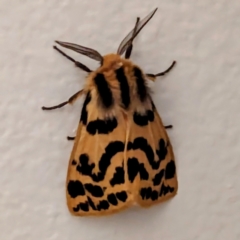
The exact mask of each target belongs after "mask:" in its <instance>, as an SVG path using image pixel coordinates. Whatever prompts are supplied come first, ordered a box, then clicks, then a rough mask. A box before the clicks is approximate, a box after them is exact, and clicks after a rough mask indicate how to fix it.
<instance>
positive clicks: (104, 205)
mask: <svg viewBox="0 0 240 240" xmlns="http://www.w3.org/2000/svg"><path fill="white" fill-rule="evenodd" d="M108 208H109V203H108V201H106V200H102V201H100V202H99V204H98V205H97V209H98V211H101V210H102V209H103V210H107V209H108Z"/></svg>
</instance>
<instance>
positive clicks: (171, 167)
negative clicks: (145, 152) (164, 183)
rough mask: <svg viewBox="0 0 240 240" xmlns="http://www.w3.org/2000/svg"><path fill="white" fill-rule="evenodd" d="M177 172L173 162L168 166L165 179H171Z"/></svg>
mask: <svg viewBox="0 0 240 240" xmlns="http://www.w3.org/2000/svg"><path fill="white" fill-rule="evenodd" d="M175 171H176V166H175V163H174V161H173V160H171V161H170V162H169V163H168V164H167V166H166V172H165V178H166V179H171V178H173V177H174V175H175Z"/></svg>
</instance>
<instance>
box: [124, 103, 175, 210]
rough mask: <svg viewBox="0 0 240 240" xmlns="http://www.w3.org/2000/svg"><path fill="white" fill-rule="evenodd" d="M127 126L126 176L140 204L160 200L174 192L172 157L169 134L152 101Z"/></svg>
mask: <svg viewBox="0 0 240 240" xmlns="http://www.w3.org/2000/svg"><path fill="white" fill-rule="evenodd" d="M132 119H133V120H132V121H131V124H130V125H131V126H130V129H129V144H128V152H127V154H128V156H127V158H128V160H127V165H128V178H129V182H130V184H131V187H130V189H131V191H132V192H133V194H134V199H135V201H136V202H137V203H138V204H139V205H140V206H142V207H147V206H151V205H153V204H155V203H159V202H163V201H165V200H167V199H169V198H171V197H173V196H174V195H175V194H176V193H177V189H178V181H177V174H176V167H175V159H174V154H173V150H172V146H171V143H170V141H169V137H168V135H167V133H166V130H165V128H164V125H163V123H162V120H161V118H160V116H159V114H158V112H157V110H156V108H155V106H154V104H153V103H152V109H150V110H147V112H146V115H140V114H139V115H138V114H137V113H136V112H135V113H134V115H133V118H132Z"/></svg>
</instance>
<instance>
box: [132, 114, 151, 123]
mask: <svg viewBox="0 0 240 240" xmlns="http://www.w3.org/2000/svg"><path fill="white" fill-rule="evenodd" d="M133 121H134V122H135V123H136V124H137V125H139V126H146V125H148V116H147V115H141V114H139V113H137V112H135V113H134V114H133Z"/></svg>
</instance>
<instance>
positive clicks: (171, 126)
mask: <svg viewBox="0 0 240 240" xmlns="http://www.w3.org/2000/svg"><path fill="white" fill-rule="evenodd" d="M164 127H165V128H166V129H167V128H173V125H167V126H164Z"/></svg>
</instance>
